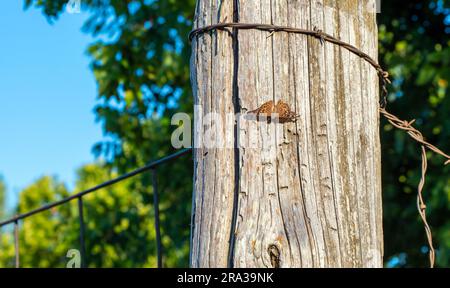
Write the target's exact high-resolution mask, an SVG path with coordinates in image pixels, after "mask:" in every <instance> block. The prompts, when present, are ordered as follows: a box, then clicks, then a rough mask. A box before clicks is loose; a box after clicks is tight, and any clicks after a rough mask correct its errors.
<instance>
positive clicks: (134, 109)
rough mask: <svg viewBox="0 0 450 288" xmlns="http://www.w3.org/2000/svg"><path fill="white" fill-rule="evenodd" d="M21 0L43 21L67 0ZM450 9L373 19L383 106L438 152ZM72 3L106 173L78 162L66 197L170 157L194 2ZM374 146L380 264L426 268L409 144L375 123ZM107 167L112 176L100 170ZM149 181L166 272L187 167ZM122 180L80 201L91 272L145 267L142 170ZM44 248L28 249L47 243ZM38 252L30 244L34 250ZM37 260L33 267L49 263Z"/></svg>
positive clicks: (426, 4)
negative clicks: (157, 206)
mask: <svg viewBox="0 0 450 288" xmlns="http://www.w3.org/2000/svg"><path fill="white" fill-rule="evenodd" d="M25 2H26V6H27V7H36V8H39V9H42V11H43V13H44V14H45V15H46V17H47V18H48V19H49V21H50V22H53V21H55V20H56V19H57V18H58V16H59V15H60V14H61V13H64V5H65V3H66V2H67V0H25ZM449 2H450V1H448V0H427V1H423V0H412V1H400V0H392V1H382V13H381V14H380V15H379V28H380V62H381V63H382V64H383V66H385V67H387V68H388V69H389V71H390V73H391V75H392V78H393V80H394V81H393V85H392V87H390V88H391V93H390V96H389V100H390V104H389V106H388V109H389V111H391V112H393V113H395V114H396V115H398V116H400V117H401V118H403V119H411V118H416V119H417V122H416V125H417V127H418V128H419V129H420V130H421V131H423V133H424V135H426V137H427V140H429V141H430V142H432V143H435V144H436V145H438V146H439V147H441V148H442V149H443V150H445V151H449V150H450V146H449V145H450V143H449V141H448V139H449V137H450V135H449V134H450V118H448V113H449V111H450V97H448V93H449V81H450V80H449V79H450V72H449V67H450V65H449V64H450V63H449V62H450V41H449V37H448V36H449V34H450V27H449V26H450V16H449V14H450V11H449V4H450V3H449ZM82 3H83V4H82V9H83V11H86V13H90V15H91V17H90V19H89V20H88V21H87V22H86V23H85V25H84V27H83V29H84V31H85V32H86V33H91V34H92V35H93V36H95V37H97V39H99V40H97V41H96V42H95V43H93V44H92V45H90V47H89V48H88V53H89V54H90V55H91V57H92V70H93V72H94V74H95V77H96V79H97V83H98V105H97V107H96V109H95V111H96V115H97V117H98V121H99V122H100V123H101V124H102V127H103V131H104V134H105V136H106V139H108V141H104V142H102V143H98V144H97V145H95V147H94V152H95V153H96V154H97V155H103V156H104V157H105V159H106V160H107V162H108V163H107V167H108V170H104V169H103V168H102V169H101V168H99V167H97V168H95V167H96V166H86V167H84V168H83V169H82V170H81V171H80V172H79V183H78V187H77V190H79V189H82V188H87V187H88V186H93V185H94V184H98V183H99V182H101V181H102V180H106V179H107V178H108V177H109V176H111V175H114V173H121V172H124V171H126V170H129V169H133V168H135V167H137V166H142V165H143V164H144V163H145V162H147V161H149V160H150V159H156V158H159V157H161V156H164V155H167V154H169V153H171V152H173V149H172V148H171V146H170V132H171V130H172V129H173V128H171V127H170V121H169V119H170V116H171V115H172V114H173V113H174V112H175V111H184V112H186V111H187V112H189V113H191V112H192V95H191V88H190V86H189V65H188V64H189V49H190V47H189V45H188V42H187V34H188V31H189V30H190V29H191V25H192V23H191V20H192V19H193V13H194V9H195V8H194V7H195V0H186V1H175V0H133V1H131V0H130V1H125V0H108V1H107V0H85V1H82ZM398 7H402V9H398ZM382 146H383V182H384V185H383V186H384V192H383V194H384V231H385V248H386V250H385V256H386V261H387V265H388V266H396V267H399V266H426V265H427V256H426V240H425V234H424V231H423V226H422V224H421V221H420V218H419V217H418V214H417V211H416V207H415V192H416V188H417V184H418V182H419V178H420V170H419V169H420V157H419V149H420V148H419V146H418V145H417V144H416V143H414V142H413V141H412V140H410V139H409V138H408V136H407V135H406V134H405V133H404V132H402V131H396V130H395V129H394V128H393V127H392V126H390V125H389V124H388V123H387V122H386V121H383V122H382ZM429 157H430V169H429V173H428V179H427V185H426V187H425V189H426V190H425V198H426V200H427V203H428V212H429V218H430V224H431V226H432V229H433V233H434V238H435V246H436V248H437V249H438V259H437V262H438V265H439V266H441V267H444V266H449V264H450V263H449V262H450V259H449V258H450V256H449V255H450V233H449V231H450V221H449V220H448V219H450V217H449V216H450V215H449V210H450V209H449V208H450V178H449V177H448V175H449V172H450V171H449V170H450V169H449V167H447V168H443V166H442V159H441V158H439V157H436V156H434V155H432V154H430V155H429ZM109 170H110V171H114V172H106V171H109ZM159 175H160V177H159V180H160V183H159V184H160V187H161V217H162V225H163V235H164V239H163V241H164V246H165V248H166V249H165V255H166V259H165V260H166V265H167V266H185V265H187V257H188V256H187V255H188V235H189V211H190V203H191V202H190V197H191V189H192V185H191V181H192V180H191V177H192V163H191V162H190V160H189V159H187V158H185V159H182V160H178V161H176V162H173V163H171V164H168V165H165V166H163V167H161V169H160V170H159ZM47 181H48V180H47ZM41 185H43V184H41ZM47 185H50V184H47ZM53 185H56V186H59V185H57V184H53ZM123 185H124V186H120V187H114V188H111V189H109V190H105V191H102V192H101V193H98V194H95V195H92V196H89V197H87V199H86V201H85V204H86V214H87V222H88V224H87V229H88V231H87V237H88V240H87V245H88V249H87V250H88V255H89V257H90V259H89V262H90V263H92V264H91V265H92V266H105V267H106V266H117V267H118V266H125V267H130V266H138V267H139V266H154V263H155V259H154V256H151V255H154V248H153V247H154V245H153V246H152V244H151V242H152V241H153V240H154V235H153V234H152V233H154V232H152V231H153V230H152V217H151V214H152V211H151V210H152V208H151V205H149V203H151V193H152V191H151V189H150V188H149V186H151V181H150V175H142V176H141V177H137V178H136V179H134V180H133V181H129V182H127V183H125V184H123ZM49 187H53V186H52V185H50V186H49ZM57 191H60V192H57ZM25 192H26V191H25ZM25 192H24V193H25ZM40 193H42V192H40ZM58 193H62V190H61V189H60V190H57V189H56V188H55V189H54V194H55V195H54V196H52V197H56V198H57V197H60V196H58V195H60V194H58ZM25 194H29V193H25ZM50 196H51V195H47V196H45V195H40V197H42V199H44V200H51V199H50V198H49V197H50ZM30 197H31V196H30ZM45 197H47V198H45ZM42 199H41V198H39V199H38V198H36V199H34V201H36V202H38V201H44V200H42ZM24 201H25V200H24ZM41 203H42V202H41ZM21 205H22V204H21ZM23 205H24V204H23ZM28 208H29V207H28ZM61 209H62V208H61ZM73 209H74V208H73V207H72V208H70V209H69V210H68V211H66V212H64V213H66V214H65V215H66V216H68V217H69V218H68V219H71V220H70V221H75V220H74V219H75V218H74V214H73V213H74V212H73ZM59 213H61V214H62V213H63V212H62V211H60V212H59ZM42 217H43V218H46V217H47V218H49V217H50V218H49V219H54V217H55V216H54V215H53V216H52V215H50V214H48V215H43V216H42ZM52 217H53V218H52ZM38 220H39V219H38ZM38 220H36V221H38ZM27 221H34V220H31V219H30V220H27ZM31 223H32V222H31ZM35 225H37V224H35ZM41 225H43V224H41ZM49 225H50V224H49ZM52 225H56V224H52ZM70 225H72V226H71V227H70V229H73V230H76V229H77V228H76V227H77V225H78V224H76V223H75V222H73V224H70ZM50 227H51V226H50ZM74 227H75V228H74ZM32 228H33V230H28V231H31V232H28V233H33V234H36V235H42V234H39V233H42V232H37V230H38V228H40V227H39V226H33V227H32ZM43 228H44V233H49V235H50V236H49V239H54V240H57V239H56V238H55V237H57V236H52V235H54V234H55V233H54V231H55V230H54V229H53V230H52V229H49V228H48V227H47V228H45V227H43ZM67 229H68V230H67V233H69V234H70V233H73V234H70V235H67V236H64V237H67V238H68V240H67V241H68V243H71V244H70V245H67V247H64V249H67V248H68V246H73V245H75V247H76V245H77V244H75V242H74V241H75V238H76V236H75V235H78V234H77V233H78V232H69V228H67ZM70 231H72V230H70ZM5 237H6V236H5ZM21 237H24V236H22V235H21ZM52 237H53V238H52ZM4 241H6V240H4ZM6 242H8V241H6ZM43 243H44V244H42V245H43V247H41V248H39V249H45V247H47V246H45V241H44V242H43ZM72 243H73V244H72ZM54 245H56V244H54ZM37 248H38V247H35V248H34V249H35V250H36V251H38V250H37ZM61 249H62V248H61ZM24 250H25V248H24ZM5 251H10V250H8V249H5ZM11 251H12V250H11ZM39 251H41V250H39ZM143 251H144V252H143ZM0 253H4V254H7V253H11V252H0ZM1 255H2V254H0V261H2V260H1V258H2V256H1ZM8 255H9V254H8ZM30 255H33V254H30ZM37 255H39V254H37ZM30 257H31V258H33V257H32V256H30ZM35 257H36V256H35ZM53 257H56V256H53ZM58 257H59V256H58ZM31 258H30V259H29V260H25V261H29V263H27V265H31V264H42V263H37V262H36V261H42V260H39V259H31ZM36 258H38V257H36ZM33 261H34V262H33ZM47 261H49V262H48V263H44V264H46V265H51V264H55V265H57V263H56V262H58V261H57V260H47ZM52 261H53V262H52ZM55 261H56V262H55ZM0 263H4V262H0ZM58 263H60V262H58ZM0 265H1V264H0ZM58 265H59V264H58Z"/></svg>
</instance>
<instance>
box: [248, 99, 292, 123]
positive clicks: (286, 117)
mask: <svg viewBox="0 0 450 288" xmlns="http://www.w3.org/2000/svg"><path fill="white" fill-rule="evenodd" d="M247 114H255V115H256V119H257V120H258V121H259V120H260V119H261V118H262V119H264V120H265V119H267V123H269V124H270V123H271V122H272V118H273V119H278V122H279V123H290V122H296V121H297V118H298V117H300V116H299V115H297V114H296V113H295V112H294V111H292V110H291V108H290V107H289V105H288V104H287V103H285V102H283V101H282V100H279V101H278V103H277V104H276V105H275V102H273V101H269V102H266V103H264V104H263V105H261V106H260V107H259V108H258V109H256V110H253V111H249V112H247ZM272 115H274V116H272ZM275 116H278V118H277V117H275Z"/></svg>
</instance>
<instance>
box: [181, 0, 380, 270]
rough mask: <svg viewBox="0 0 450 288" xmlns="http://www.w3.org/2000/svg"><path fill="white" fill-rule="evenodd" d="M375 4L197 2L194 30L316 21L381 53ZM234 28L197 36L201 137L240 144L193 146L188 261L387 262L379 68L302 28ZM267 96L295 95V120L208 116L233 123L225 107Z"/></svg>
mask: <svg viewBox="0 0 450 288" xmlns="http://www.w3.org/2000/svg"><path fill="white" fill-rule="evenodd" d="M234 2H239V5H238V9H236V13H237V14H235V15H233V11H234V8H235V6H234ZM374 5H375V0H365V1H358V0H314V1H313V0H311V1H306V0H259V1H237V0H222V1H216V0H198V1H197V10H196V16H195V19H194V28H198V27H204V26H206V25H210V24H215V23H218V22H230V21H231V20H233V19H235V20H236V16H238V18H239V22H242V23H262V24H275V25H285V26H292V27H298V28H306V29H311V30H313V29H314V28H317V29H321V30H323V31H324V32H326V33H328V34H331V35H334V36H336V37H337V38H339V39H341V40H343V41H346V42H348V43H350V44H352V45H355V46H356V47H359V48H360V49H361V50H363V51H365V52H367V53H368V54H369V55H371V56H372V57H374V58H375V59H377V53H378V51H377V26H376V20H375V14H374V11H375V10H374V9H373V7H374ZM232 32H233V31H231V30H229V31H228V32H225V31H218V32H212V33H207V34H203V35H200V36H197V37H195V39H194V40H193V42H192V59H191V61H192V63H191V78H192V84H193V91H194V101H195V102H194V103H195V104H196V105H201V109H200V110H198V111H197V113H196V118H195V124H194V127H195V128H194V129H195V136H194V145H195V146H196V147H198V146H200V144H201V143H202V142H204V139H205V137H207V138H208V139H215V140H217V141H221V140H222V141H224V138H231V140H230V143H231V144H235V142H238V143H240V146H239V149H237V150H235V149H230V148H226V149H224V148H222V149H216V148H213V147H202V148H196V149H195V150H194V151H195V153H194V166H195V167H194V173H195V175H194V195H193V215H192V231H191V234H192V235H191V238H192V239H191V261H190V263H191V266H192V267H228V266H233V267H382V254H383V252H382V251H383V235H382V210H381V150H380V139H379V114H378V99H379V98H378V94H379V93H378V77H377V74H376V71H375V70H374V69H373V68H372V67H371V66H370V65H369V64H368V63H366V62H365V61H364V60H363V59H360V58H359V57H358V56H356V55H353V54H351V53H350V52H349V51H347V50H345V49H343V48H340V47H339V46H336V45H333V44H331V43H325V44H323V45H322V44H321V42H320V41H319V40H318V39H316V38H312V37H308V36H305V35H299V34H288V33H285V32H278V33H273V34H270V33H269V32H265V31H258V30H239V31H238V37H237V39H238V40H237V43H236V45H237V48H238V49H234V48H236V47H233V44H234V43H233V39H232V37H231V34H230V33H232ZM236 65H237V66H236ZM270 100H273V101H275V102H277V101H278V100H283V101H284V102H286V103H288V104H289V106H290V107H291V108H292V110H293V111H294V112H295V113H296V114H298V115H300V117H299V119H298V121H297V122H296V123H286V124H283V125H282V124H275V123H271V124H268V123H266V122H263V121H250V120H248V119H245V117H241V118H239V121H238V122H237V123H236V125H234V123H233V121H229V122H228V125H220V124H217V123H218V121H215V120H214V119H211V118H208V117H204V116H205V115H206V114H207V113H209V112H217V113H219V119H221V120H223V123H225V119H226V118H227V113H228V114H229V113H235V112H242V113H243V114H245V112H246V111H251V110H254V109H256V108H257V107H259V106H260V105H262V104H263V103H266V102H268V101H270ZM236 110H239V111H236ZM202 121H203V125H199V123H201V122H202ZM230 123H231V124H230ZM205 135H207V136H205ZM255 147H256V148H255ZM234 220H235V221H234Z"/></svg>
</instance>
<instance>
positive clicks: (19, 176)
mask: <svg viewBox="0 0 450 288" xmlns="http://www.w3.org/2000/svg"><path fill="white" fill-rule="evenodd" d="M23 2H24V1H23V0H2V1H0V36H1V38H0V39H1V40H0V43H1V45H0V175H3V176H4V178H5V180H6V184H7V186H8V194H7V203H8V206H9V207H12V206H13V205H14V203H15V202H16V199H17V194H18V192H20V190H21V189H23V188H24V187H26V186H27V185H29V184H31V183H32V182H33V181H35V180H36V179H38V178H39V177H41V176H43V175H55V176H58V179H60V180H62V181H65V182H66V183H67V184H69V187H71V186H73V182H74V180H75V170H76V168H78V167H80V166H82V165H83V164H85V163H89V162H92V161H93V160H94V157H93V155H92V153H91V148H92V145H93V144H94V143H96V142H98V141H99V140H101V139H102V134H101V127H100V125H98V124H96V123H95V115H94V113H93V107H94V105H95V97H96V83H95V79H94V76H93V74H92V72H91V70H90V69H89V57H88V56H87V55H86V53H85V51H86V48H87V46H88V44H89V43H91V42H92V38H90V37H89V36H88V35H86V34H83V33H82V32H81V26H82V24H83V22H84V20H85V19H86V18H87V15H83V14H67V13H66V14H64V15H63V16H62V17H61V18H60V19H59V20H58V21H56V23H55V24H53V25H50V24H49V23H48V22H47V20H46V19H45V17H44V16H43V15H42V14H41V12H40V11H38V10H36V9H28V10H26V11H24V9H23Z"/></svg>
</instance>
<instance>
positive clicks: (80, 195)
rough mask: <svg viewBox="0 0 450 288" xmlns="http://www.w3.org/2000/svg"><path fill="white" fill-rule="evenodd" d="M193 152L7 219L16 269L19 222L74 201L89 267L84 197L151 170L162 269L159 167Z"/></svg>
mask: <svg viewBox="0 0 450 288" xmlns="http://www.w3.org/2000/svg"><path fill="white" fill-rule="evenodd" d="M191 152H192V148H188V149H184V150H181V151H179V152H177V153H174V154H172V155H169V156H166V157H164V158H161V159H159V160H156V161H154V162H151V163H149V164H147V165H146V166H144V167H141V168H139V169H136V170H134V171H132V172H129V173H127V174H124V175H122V176H119V177H117V178H115V179H112V180H109V181H107V182H104V183H102V184H100V185H97V186H95V187H93V188H90V189H87V190H85V191H82V192H79V193H76V194H73V195H71V196H69V197H67V198H64V199H62V200H59V201H55V202H52V203H49V204H46V205H44V206H42V207H40V208H37V209H34V210H31V211H29V212H26V213H23V214H20V215H16V216H14V217H12V218H10V219H7V220H5V221H2V222H0V228H2V227H3V226H6V225H9V224H14V247H15V263H16V268H19V266H20V257H19V221H20V220H24V219H26V218H28V217H31V216H33V215H35V214H38V213H41V212H44V211H47V210H50V209H52V208H54V207H57V206H61V205H63V204H65V203H68V202H70V201H72V200H78V218H79V221H80V254H81V267H87V261H86V259H87V258H86V247H85V229H84V215H83V196H86V195H87V194H90V193H93V192H95V191H98V190H100V189H103V188H106V187H109V186H112V185H114V184H116V183H118V182H122V181H124V180H127V179H129V178H132V177H134V176H136V175H139V174H142V173H144V172H147V171H149V170H152V175H153V176H152V182H153V207H154V212H155V230H156V253H157V259H158V268H161V267H162V244H161V229H160V224H159V222H160V221H159V195H158V188H157V187H158V184H157V167H158V166H159V165H161V164H164V163H167V162H169V161H171V160H175V159H178V158H180V157H182V156H185V155H187V154H190V153H191Z"/></svg>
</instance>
